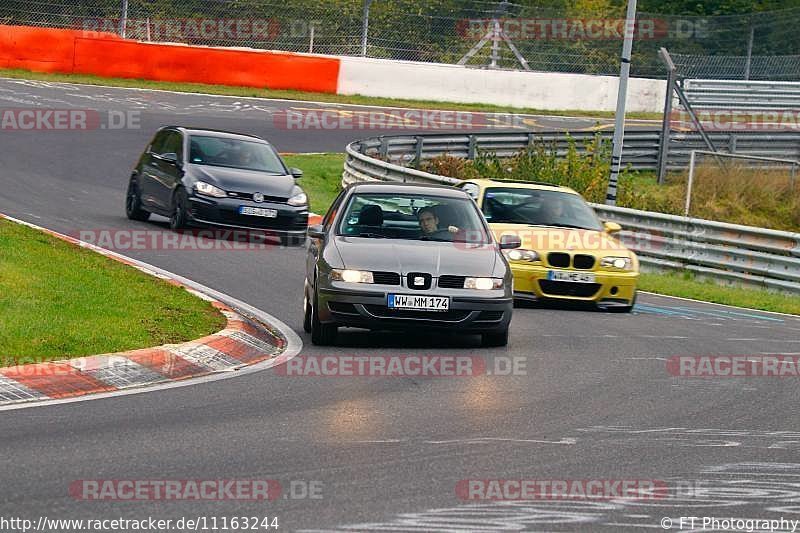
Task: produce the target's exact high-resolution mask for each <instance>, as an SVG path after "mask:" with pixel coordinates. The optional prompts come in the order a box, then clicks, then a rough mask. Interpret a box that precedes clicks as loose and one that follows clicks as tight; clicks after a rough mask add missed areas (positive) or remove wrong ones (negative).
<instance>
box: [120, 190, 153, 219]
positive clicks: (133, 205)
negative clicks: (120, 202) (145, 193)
mask: <svg viewBox="0 0 800 533" xmlns="http://www.w3.org/2000/svg"><path fill="white" fill-rule="evenodd" d="M125 214H126V215H127V216H128V218H129V219H131V220H139V221H141V222H144V221H145V220H147V219H149V218H150V213H148V212H147V211H145V210H144V209H142V199H141V197H140V196H139V187H137V186H136V182H135V181H134V180H133V179H131V181H130V182H128V192H127V194H126V195H125Z"/></svg>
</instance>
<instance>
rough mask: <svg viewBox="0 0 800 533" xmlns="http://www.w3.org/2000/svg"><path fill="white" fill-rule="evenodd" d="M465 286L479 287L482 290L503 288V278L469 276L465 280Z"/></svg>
mask: <svg viewBox="0 0 800 533" xmlns="http://www.w3.org/2000/svg"><path fill="white" fill-rule="evenodd" d="M464 288H465V289H478V290H481V291H488V290H491V289H502V288H503V280H502V279H500V278H467V279H465V280H464Z"/></svg>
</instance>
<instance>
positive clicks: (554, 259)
mask: <svg viewBox="0 0 800 533" xmlns="http://www.w3.org/2000/svg"><path fill="white" fill-rule="evenodd" d="M547 262H548V263H550V266H554V267H556V268H568V267H569V254H565V253H564V252H551V253H549V254H547Z"/></svg>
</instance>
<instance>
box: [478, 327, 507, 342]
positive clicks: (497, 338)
mask: <svg viewBox="0 0 800 533" xmlns="http://www.w3.org/2000/svg"><path fill="white" fill-rule="evenodd" d="M481 345H482V346H486V347H498V346H506V345H508V328H506V329H504V330H502V331H498V332H493V333H484V334H483V335H482V336H481Z"/></svg>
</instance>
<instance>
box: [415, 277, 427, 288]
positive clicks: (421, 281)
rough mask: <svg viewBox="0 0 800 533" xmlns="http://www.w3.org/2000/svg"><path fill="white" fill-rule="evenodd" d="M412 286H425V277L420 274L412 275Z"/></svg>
mask: <svg viewBox="0 0 800 533" xmlns="http://www.w3.org/2000/svg"><path fill="white" fill-rule="evenodd" d="M414 286H415V287H424V286H425V278H423V277H422V276H414Z"/></svg>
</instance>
